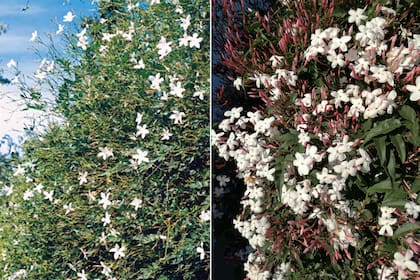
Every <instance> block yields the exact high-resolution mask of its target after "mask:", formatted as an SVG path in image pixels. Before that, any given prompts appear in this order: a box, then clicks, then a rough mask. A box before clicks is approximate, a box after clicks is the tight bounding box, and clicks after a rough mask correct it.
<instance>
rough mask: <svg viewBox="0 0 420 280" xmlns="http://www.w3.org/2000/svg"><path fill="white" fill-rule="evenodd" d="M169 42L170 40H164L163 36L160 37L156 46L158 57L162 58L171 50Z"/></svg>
mask: <svg viewBox="0 0 420 280" xmlns="http://www.w3.org/2000/svg"><path fill="white" fill-rule="evenodd" d="M171 44H172V42H166V38H165V37H161V38H160V40H159V43H158V44H157V46H156V47H157V48H158V55H159V59H162V58H164V57H165V56H167V55H168V54H169V53H170V52H171V51H172V48H171Z"/></svg>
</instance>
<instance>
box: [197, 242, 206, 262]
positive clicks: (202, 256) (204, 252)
mask: <svg viewBox="0 0 420 280" xmlns="http://www.w3.org/2000/svg"><path fill="white" fill-rule="evenodd" d="M197 253H199V254H200V260H204V259H205V258H206V251H205V250H204V244H203V242H201V246H200V247H197Z"/></svg>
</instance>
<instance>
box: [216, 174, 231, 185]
mask: <svg viewBox="0 0 420 280" xmlns="http://www.w3.org/2000/svg"><path fill="white" fill-rule="evenodd" d="M216 180H217V181H218V182H219V186H221V187H225V186H226V185H227V183H229V182H230V178H229V177H228V176H226V175H217V176H216Z"/></svg>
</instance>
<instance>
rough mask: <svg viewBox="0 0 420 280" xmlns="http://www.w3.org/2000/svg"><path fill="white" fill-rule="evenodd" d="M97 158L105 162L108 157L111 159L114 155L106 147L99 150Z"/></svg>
mask: <svg viewBox="0 0 420 280" xmlns="http://www.w3.org/2000/svg"><path fill="white" fill-rule="evenodd" d="M99 151H100V152H99V153H98V157H101V158H102V159H103V160H106V159H107V158H109V157H113V156H114V153H113V152H112V150H110V149H108V147H105V148H99Z"/></svg>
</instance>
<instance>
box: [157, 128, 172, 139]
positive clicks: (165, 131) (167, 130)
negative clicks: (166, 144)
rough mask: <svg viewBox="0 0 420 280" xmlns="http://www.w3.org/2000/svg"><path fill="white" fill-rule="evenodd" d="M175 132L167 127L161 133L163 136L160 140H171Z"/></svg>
mask: <svg viewBox="0 0 420 280" xmlns="http://www.w3.org/2000/svg"><path fill="white" fill-rule="evenodd" d="M172 135H173V134H172V133H171V132H170V131H169V129H167V128H165V129H164V130H163V132H162V134H161V136H162V137H161V138H160V140H169V138H170V137H171V136H172Z"/></svg>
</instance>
